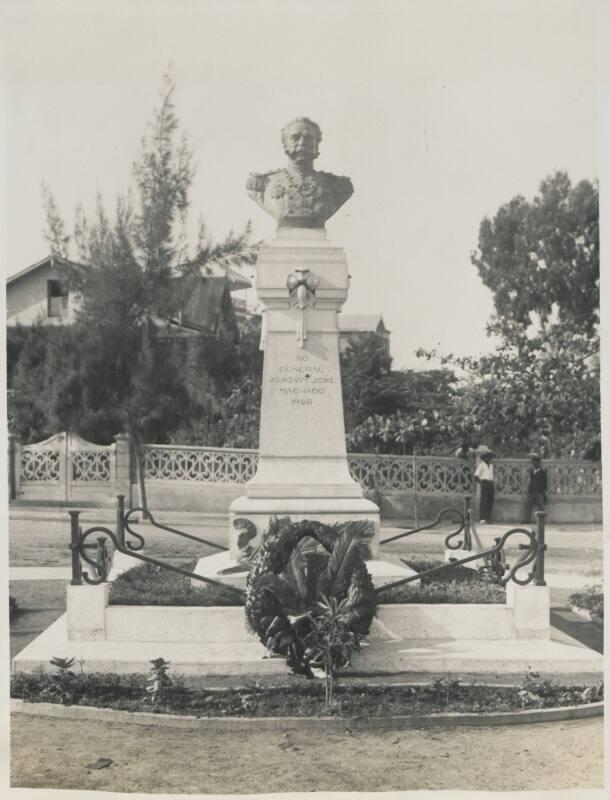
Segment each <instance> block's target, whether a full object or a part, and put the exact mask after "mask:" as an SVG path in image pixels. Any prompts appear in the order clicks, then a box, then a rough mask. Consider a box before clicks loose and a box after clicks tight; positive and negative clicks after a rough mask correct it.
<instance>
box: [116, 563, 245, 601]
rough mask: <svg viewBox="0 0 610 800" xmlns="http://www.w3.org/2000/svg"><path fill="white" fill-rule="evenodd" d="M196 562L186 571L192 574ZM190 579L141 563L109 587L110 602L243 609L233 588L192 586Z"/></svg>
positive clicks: (186, 567) (189, 564)
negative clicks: (235, 607) (240, 607)
mask: <svg viewBox="0 0 610 800" xmlns="http://www.w3.org/2000/svg"><path fill="white" fill-rule="evenodd" d="M195 564H196V561H194V560H193V561H189V562H188V563H187V564H184V565H183V569H186V570H188V571H190V572H192V571H193V570H194V568H195ZM190 580H191V579H190V578H188V577H187V576H186V575H180V574H179V573H178V572H170V570H165V569H161V568H160V567H156V566H153V565H150V564H140V565H138V566H137V567H133V568H132V569H130V570H127V571H126V572H124V573H123V574H122V575H119V576H118V578H116V580H115V581H113V583H112V584H111V585H110V593H109V597H108V602H109V604H110V605H123V606H141V605H146V606H243V604H244V599H243V597H240V595H239V594H238V593H237V592H235V591H232V590H231V589H230V588H225V587H222V586H215V585H213V584H209V585H206V584H202V587H201V588H199V587H193V586H191V582H190Z"/></svg>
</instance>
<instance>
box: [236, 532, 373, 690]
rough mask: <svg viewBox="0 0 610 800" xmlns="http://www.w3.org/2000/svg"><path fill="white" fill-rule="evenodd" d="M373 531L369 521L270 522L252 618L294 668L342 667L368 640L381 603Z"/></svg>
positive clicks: (252, 583)
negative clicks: (370, 557) (371, 559)
mask: <svg viewBox="0 0 610 800" xmlns="http://www.w3.org/2000/svg"><path fill="white" fill-rule="evenodd" d="M373 532H374V528H373V524H372V523H371V522H369V521H356V522H354V521H352V522H345V523H338V524H336V525H332V526H329V525H324V524H322V523H321V522H317V521H310V520H303V521H302V522H294V523H293V522H291V520H290V518H288V517H286V518H282V519H278V518H277V517H273V518H272V519H271V520H270V523H269V529H268V530H267V531H266V532H265V533H264V535H263V540H262V544H261V547H260V549H259V551H258V553H257V554H256V556H255V557H254V559H253V561H252V565H251V569H250V572H249V574H248V579H247V585H246V619H247V622H248V626H249V627H250V629H251V630H252V631H253V632H254V633H255V634H256V635H257V636H258V638H259V639H260V641H261V642H262V643H263V644H264V645H265V647H266V648H267V650H268V651H269V652H270V653H271V654H276V655H282V656H285V657H286V659H287V663H288V666H289V667H290V668H291V670H292V671H293V672H295V673H297V674H303V675H306V676H307V677H312V676H313V675H316V674H319V672H318V670H321V669H322V668H325V669H326V670H328V669H331V670H332V671H333V672H334V671H335V670H336V669H340V668H344V667H346V666H348V664H349V663H350V660H351V654H352V651H353V650H358V649H360V646H361V645H362V644H363V640H364V638H365V636H366V634H367V633H368V631H369V628H370V625H371V622H372V620H373V617H374V615H375V611H376V607H377V600H376V594H375V590H374V587H373V582H372V580H371V576H370V575H369V573H368V570H367V568H366V564H365V561H364V559H365V556H366V554H367V551H368V545H369V542H370V540H371V538H372V536H373Z"/></svg>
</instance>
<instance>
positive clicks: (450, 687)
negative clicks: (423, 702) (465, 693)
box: [424, 675, 462, 706]
mask: <svg viewBox="0 0 610 800" xmlns="http://www.w3.org/2000/svg"><path fill="white" fill-rule="evenodd" d="M461 687H462V682H461V679H460V678H450V677H449V675H446V676H444V677H443V678H437V679H436V680H434V681H432V683H429V684H428V685H427V686H425V687H424V692H425V693H426V694H427V695H428V697H436V698H437V699H438V700H439V701H440V702H441V703H442V704H443V705H445V706H448V705H449V703H450V701H451V700H456V699H457V698H458V697H459V694H460V689H461Z"/></svg>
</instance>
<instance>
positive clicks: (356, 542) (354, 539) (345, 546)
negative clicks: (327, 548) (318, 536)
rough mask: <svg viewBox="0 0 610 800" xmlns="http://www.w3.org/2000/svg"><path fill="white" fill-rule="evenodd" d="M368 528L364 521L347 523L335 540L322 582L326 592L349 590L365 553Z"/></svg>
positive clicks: (322, 587)
mask: <svg viewBox="0 0 610 800" xmlns="http://www.w3.org/2000/svg"><path fill="white" fill-rule="evenodd" d="M367 530H368V529H366V528H363V525H362V522H353V523H352V522H350V523H348V524H347V525H345V527H344V529H343V531H342V533H341V534H340V535H339V538H338V539H337V541H336V542H335V546H334V548H333V551H332V553H331V554H330V558H329V559H328V564H327V566H326V573H325V575H324V576H323V579H322V581H321V582H320V588H321V589H322V591H324V593H325V594H327V595H329V596H330V595H338V594H343V593H345V592H347V589H348V587H349V583H350V578H351V576H352V572H353V571H354V567H355V566H356V564H357V563H358V562H359V561H360V560H361V559H362V557H363V555H364V550H365V546H366V542H367Z"/></svg>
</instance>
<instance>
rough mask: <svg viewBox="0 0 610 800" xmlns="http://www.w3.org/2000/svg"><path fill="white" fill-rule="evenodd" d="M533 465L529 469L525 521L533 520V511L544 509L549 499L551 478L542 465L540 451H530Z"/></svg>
mask: <svg viewBox="0 0 610 800" xmlns="http://www.w3.org/2000/svg"><path fill="white" fill-rule="evenodd" d="M530 458H531V459H532V465H531V467H530V468H529V470H528V473H527V474H528V483H527V500H526V504H525V522H526V524H527V525H529V523H530V522H531V521H532V512H533V511H534V509H536V510H537V511H544V507H545V505H546V501H547V491H548V487H549V479H548V475H547V472H546V469H545V468H544V467H543V466H542V459H541V457H540V453H530Z"/></svg>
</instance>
